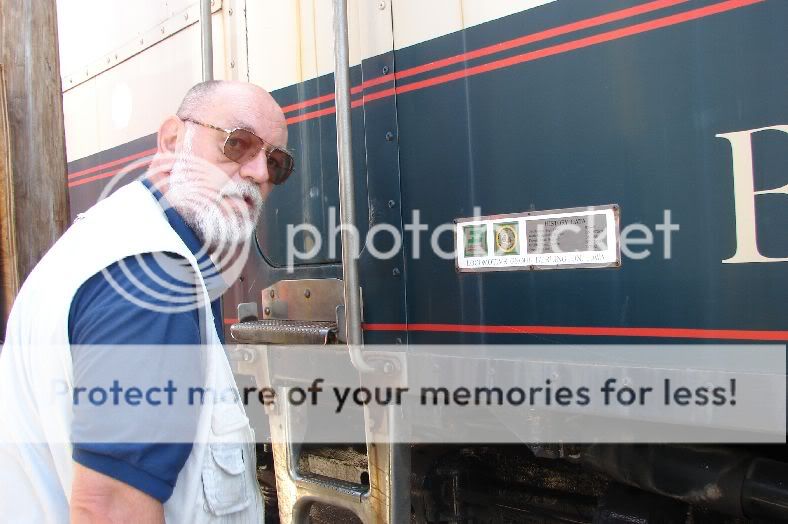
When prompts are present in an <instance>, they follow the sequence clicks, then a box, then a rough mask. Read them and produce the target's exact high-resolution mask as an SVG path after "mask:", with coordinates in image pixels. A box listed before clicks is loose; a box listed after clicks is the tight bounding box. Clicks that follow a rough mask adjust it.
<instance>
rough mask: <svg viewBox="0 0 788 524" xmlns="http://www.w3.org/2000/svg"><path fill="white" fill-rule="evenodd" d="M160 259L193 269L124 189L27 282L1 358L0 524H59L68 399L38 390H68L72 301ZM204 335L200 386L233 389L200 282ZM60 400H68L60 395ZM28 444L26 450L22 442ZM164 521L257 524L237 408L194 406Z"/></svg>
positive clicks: (152, 212)
mask: <svg viewBox="0 0 788 524" xmlns="http://www.w3.org/2000/svg"><path fill="white" fill-rule="evenodd" d="M159 251H167V252H172V253H177V254H179V255H180V256H182V257H184V258H186V259H187V260H188V261H189V262H190V263H191V265H192V267H193V268H195V273H196V274H197V275H200V273H199V271H198V270H197V267H198V265H197V261H196V260H195V258H194V256H193V255H192V253H191V252H190V251H189V249H188V248H187V247H186V245H185V244H184V243H183V241H182V240H181V238H180V237H179V236H178V234H177V233H176V232H175V231H174V230H173V229H172V227H170V225H169V223H168V222H167V218H166V215H165V214H164V211H163V210H162V208H161V206H160V205H159V204H158V202H157V201H156V199H155V198H154V197H153V195H152V194H151V193H150V191H149V190H148V189H147V188H146V187H145V186H144V185H143V184H142V183H141V182H134V183H131V184H129V185H127V186H125V187H123V188H121V189H119V190H118V191H116V192H115V193H114V194H113V195H111V196H110V197H108V198H106V199H105V200H103V201H101V202H99V203H98V204H96V205H95V206H93V207H92V208H91V209H89V210H88V211H87V212H85V213H84V214H83V215H81V218H80V219H78V220H76V221H75V223H74V224H73V225H72V226H71V227H70V228H69V229H68V231H66V233H65V234H64V235H63V237H62V238H61V239H60V240H58V241H57V242H56V243H55V245H54V246H52V248H51V249H50V250H49V252H48V253H47V254H46V255H45V256H44V258H43V259H42V260H41V262H39V263H38V265H37V266H36V267H35V268H34V269H33V271H32V272H31V273H30V275H29V276H28V278H27V280H26V281H25V283H24V285H23V286H22V289H21V290H20V292H19V295H18V296H17V298H16V301H15V302H14V307H13V309H12V311H11V315H10V318H9V320H8V328H7V330H6V339H5V344H4V346H3V349H2V353H0V516H2V519H3V520H4V521H6V522H68V519H69V507H68V504H69V498H70V496H71V484H72V477H73V470H72V468H73V462H72V459H71V446H70V445H69V444H68V440H69V435H70V428H71V420H72V409H71V408H72V406H71V403H70V400H68V401H65V402H63V403H60V404H53V403H52V396H51V394H50V392H49V391H48V390H47V389H46V388H45V387H42V386H43V385H46V384H54V383H61V384H62V383H65V384H67V385H68V386H69V387H73V367H72V362H71V350H70V346H69V338H68V314H69V310H70V307H71V300H72V298H73V297H74V294H75V293H76V292H77V290H78V289H79V287H80V286H81V285H82V284H83V283H84V282H85V281H86V280H87V279H88V278H90V277H91V276H92V275H94V274H96V273H98V272H99V271H101V270H102V269H103V268H105V267H107V266H109V265H111V264H113V263H115V262H117V261H119V260H121V259H123V258H126V257H128V256H132V255H135V254H141V253H149V252H159ZM198 279H199V285H200V286H201V288H202V293H203V298H204V304H205V306H204V307H203V309H204V318H205V323H206V326H205V327H206V329H205V331H206V332H207V333H208V338H209V340H208V341H207V343H208V345H209V348H208V350H207V355H208V357H207V363H206V368H205V373H206V381H207V382H206V385H207V386H208V387H213V388H214V391H223V390H226V389H227V388H228V387H230V388H233V389H236V385H235V380H234V378H233V375H232V371H231V370H230V366H229V363H228V362H227V357H226V356H225V353H224V350H223V348H222V346H221V343H220V341H219V340H220V339H219V335H218V334H217V332H216V329H215V327H214V322H213V314H212V312H211V308H210V300H209V298H208V291H207V289H206V287H205V282H204V281H203V279H202V276H201V275H200V276H199V277H198ZM64 398H70V397H68V395H66V396H64ZM26 443H29V444H26ZM164 511H165V518H166V520H167V522H174V523H180V522H184V523H191V522H244V523H245V522H250V523H251V522H255V523H256V522H262V520H263V509H262V500H261V497H260V492H259V488H258V485H257V480H256V457H255V450H254V435H253V433H252V430H251V428H250V427H249V420H248V418H247V417H246V415H245V414H244V411H243V406H242V405H241V404H239V403H236V404H233V403H226V402H222V403H216V404H214V403H211V402H205V403H204V404H203V406H202V407H201V408H200V415H199V419H198V423H197V435H196V438H195V444H194V446H193V448H192V452H191V454H190V455H189V457H188V459H187V461H186V464H185V466H184V467H183V469H182V470H181V472H180V474H179V475H178V479H177V482H176V484H175V490H174V492H173V494H172V496H171V497H170V498H169V500H168V501H167V502H166V503H165V504H164Z"/></svg>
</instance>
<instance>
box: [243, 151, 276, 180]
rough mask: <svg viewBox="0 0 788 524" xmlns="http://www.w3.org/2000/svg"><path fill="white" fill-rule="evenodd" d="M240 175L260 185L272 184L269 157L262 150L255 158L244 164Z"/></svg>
mask: <svg viewBox="0 0 788 524" xmlns="http://www.w3.org/2000/svg"><path fill="white" fill-rule="evenodd" d="M240 173H241V176H242V177H244V178H248V179H249V180H251V181H252V182H254V183H255V184H258V185H261V184H264V183H266V182H270V175H269V173H268V157H267V156H266V154H265V151H264V150H262V149H261V150H260V152H259V153H257V155H256V156H255V157H254V158H252V159H251V160H249V161H248V162H246V163H244V164H242V165H241V171H240Z"/></svg>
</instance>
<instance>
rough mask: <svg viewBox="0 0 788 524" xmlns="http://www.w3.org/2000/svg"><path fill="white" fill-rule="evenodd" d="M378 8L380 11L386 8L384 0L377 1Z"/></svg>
mask: <svg viewBox="0 0 788 524" xmlns="http://www.w3.org/2000/svg"><path fill="white" fill-rule="evenodd" d="M378 9H380V10H381V11H382V10H384V9H386V0H380V2H378Z"/></svg>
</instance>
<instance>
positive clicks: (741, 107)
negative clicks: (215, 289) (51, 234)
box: [71, 0, 788, 343]
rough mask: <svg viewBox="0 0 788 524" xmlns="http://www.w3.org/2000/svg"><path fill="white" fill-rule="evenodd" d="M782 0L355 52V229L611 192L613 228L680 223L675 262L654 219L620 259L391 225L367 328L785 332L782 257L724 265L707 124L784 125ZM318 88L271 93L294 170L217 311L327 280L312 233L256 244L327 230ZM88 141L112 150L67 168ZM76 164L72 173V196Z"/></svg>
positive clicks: (774, 167)
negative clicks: (465, 263)
mask: <svg viewBox="0 0 788 524" xmlns="http://www.w3.org/2000/svg"><path fill="white" fill-rule="evenodd" d="M786 19H788V4H786V3H785V2H780V1H774V0H768V1H764V2H761V1H757V0H749V1H747V0H704V1H699V2H683V1H681V0H661V1H652V2H643V1H638V2H635V1H621V0H615V1H614V0H603V1H599V2H579V1H572V0H566V1H563V0H562V1H559V2H552V3H549V4H546V5H543V6H540V7H536V8H534V9H531V10H529V11H527V12H524V13H516V14H513V15H511V16H506V17H504V18H500V19H497V20H495V21H493V22H488V23H485V24H482V25H479V26H476V27H471V28H468V29H465V30H464V31H461V32H457V33H452V34H449V35H446V36H444V37H441V38H437V39H434V40H431V41H429V42H424V43H420V44H418V45H413V46H410V47H407V48H404V49H399V50H397V51H396V52H394V53H386V54H383V55H379V56H376V57H373V58H369V59H366V60H364V61H363V62H362V65H361V67H360V68H355V69H354V70H353V71H352V72H351V78H352V81H353V85H354V86H357V87H355V88H354V89H353V90H352V95H353V98H352V102H351V103H352V106H353V108H354V109H353V112H352V118H353V119H354V128H355V130H356V131H355V133H354V137H353V141H354V144H355V145H356V149H357V150H359V151H363V156H362V155H361V154H359V155H357V156H356V158H355V162H356V165H357V166H359V167H358V168H357V179H356V183H357V185H358V186H359V187H360V188H363V189H361V190H360V191H359V194H360V195H363V196H359V200H358V201H357V206H359V209H365V208H366V210H367V213H366V215H367V218H368V220H366V221H365V220H363V219H360V220H359V221H360V222H364V223H362V224H360V225H361V226H362V233H365V232H366V230H368V228H369V227H370V226H371V225H373V224H376V223H390V224H392V225H394V226H395V227H397V228H399V229H400V230H401V229H402V224H403V218H405V219H407V218H409V217H410V214H411V212H412V211H413V210H415V209H419V210H420V211H421V213H422V216H421V219H422V221H423V222H426V223H428V224H430V225H431V226H433V227H434V226H436V225H438V224H442V223H448V222H450V221H451V220H452V219H453V218H456V217H458V216H472V215H473V214H474V209H473V207H474V206H481V212H482V213H484V214H498V213H512V212H521V211H528V210H531V209H550V208H564V207H576V206H584V205H600V204H606V203H609V202H617V203H619V204H620V206H621V220H622V228H623V227H626V226H627V225H629V224H634V223H642V224H645V225H648V226H651V227H652V229H653V226H654V225H656V224H658V223H660V222H662V221H663V220H664V211H665V210H666V209H669V210H670V211H671V213H672V220H673V222H674V223H677V224H679V225H680V230H679V231H677V232H674V233H673V235H672V240H673V242H672V245H671V248H672V249H671V257H670V259H666V258H664V255H665V254H666V252H665V250H664V245H663V237H662V236H660V235H661V234H660V233H655V236H654V240H655V242H654V245H652V246H647V247H648V249H649V250H650V251H651V255H650V256H648V257H647V258H644V259H642V260H636V259H632V258H626V257H625V258H624V260H623V261H622V268H621V269H620V270H616V271H608V270H583V271H574V270H570V271H564V272H540V273H533V274H517V273H515V274H484V275H457V274H456V272H455V271H454V268H453V261H451V260H441V259H438V258H437V257H432V256H429V255H428V254H425V251H426V250H425V249H422V250H421V252H422V254H423V255H425V256H422V257H421V258H420V259H418V260H413V258H412V256H411V255H412V254H413V248H414V246H413V245H412V243H411V242H410V241H409V236H408V235H406V236H405V240H406V243H405V248H404V250H403V251H402V253H401V254H398V255H397V256H396V257H395V258H393V259H391V260H386V261H381V260H376V259H373V258H372V257H370V256H369V254H368V253H367V252H363V253H362V255H361V259H360V273H361V279H362V287H363V289H364V295H365V303H366V304H365V329H366V334H365V337H366V338H367V340H368V341H369V340H371V339H372V340H373V341H376V342H377V341H379V342H394V341H395V340H397V339H399V340H401V341H403V342H404V341H407V340H410V341H412V342H419V341H423V342H471V343H472V342H503V343H505V342H524V341H529V340H532V341H539V342H559V341H599V342H608V341H627V340H649V339H665V338H668V339H681V338H687V339H694V340H704V339H715V340H788V329H787V328H786V324H785V320H784V315H783V314H782V312H781V304H782V302H784V297H785V296H786V295H787V294H788V293H787V291H788V289H786V282H788V278H786V277H788V265H786V262H781V261H771V262H767V263H757V264H756V263H747V264H735V263H722V261H723V260H726V259H729V258H731V257H732V256H733V254H734V253H735V252H736V249H737V242H738V243H740V239H739V238H738V237H737V229H736V218H737V215H736V213H737V208H736V198H735V191H734V180H735V178H734V162H733V151H732V149H731V147H732V145H731V142H730V140H727V139H726V138H724V137H719V136H717V135H722V134H726V133H732V132H737V131H744V130H752V129H757V128H762V127H766V126H773V125H779V124H786V122H788V100H787V99H786V98H785V96H784V78H786V76H788V75H787V74H786V73H788V71H787V70H786V68H788V64H786V62H785V60H784V59H783V58H782V54H783V53H782V52H781V50H783V49H785V47H786V36H785V32H784V30H783V28H784V25H785V24H784V21H785V20H786ZM395 32H396V28H395ZM254 52H255V51H254V50H250V54H253V53H254ZM395 66H396V67H395ZM384 68H387V69H384ZM384 70H385V71H386V73H384ZM332 91H333V82H332V79H331V77H330V76H322V77H318V78H315V79H313V80H309V81H307V82H304V83H301V84H298V85H296V86H291V87H288V88H284V89H281V90H278V91H275V92H274V95H275V96H276V98H277V100H279V101H280V103H281V104H282V105H283V106H284V107H285V110H286V116H287V118H288V122H289V126H290V136H291V145H293V146H294V147H295V149H296V151H297V153H298V155H299V157H298V158H299V168H298V169H299V174H298V175H297V176H299V177H301V181H300V183H301V185H300V186H299V185H297V184H290V185H286V186H284V187H282V188H277V191H275V192H274V194H273V195H272V197H271V200H270V202H269V203H270V207H269V211H268V213H269V215H267V217H266V219H265V220H264V225H263V226H262V229H261V230H260V231H258V242H259V243H260V244H261V246H267V247H264V249H263V250H262V251H261V253H263V254H265V257H264V256H263V255H262V254H261V256H260V257H256V258H254V259H253V260H251V261H250V264H249V266H248V268H247V270H246V271H245V273H244V282H242V283H239V285H238V286H236V287H235V288H233V289H232V290H231V292H230V293H229V294H228V295H227V296H226V298H225V300H226V306H225V307H226V315H227V316H228V317H230V316H232V315H234V309H235V307H234V304H235V303H236V302H244V301H249V300H251V299H255V298H256V297H258V296H259V291H260V290H261V289H262V288H263V287H266V286H267V285H270V284H271V283H273V282H275V281H276V280H279V279H283V278H341V271H340V269H339V267H338V264H337V263H336V261H337V258H336V257H335V258H333V259H332V258H331V257H329V256H328V252H327V251H325V252H321V253H320V254H319V255H318V256H317V257H316V258H315V259H314V260H312V261H308V263H306V264H304V265H301V266H299V267H298V269H297V271H296V274H295V275H294V274H288V273H287V271H286V270H285V269H284V268H283V267H281V266H282V264H280V263H275V262H279V261H280V260H282V259H283V258H284V257H283V256H282V255H283V254H284V253H283V252H282V251H281V250H280V252H279V253H278V254H277V253H276V250H277V248H276V247H272V246H274V242H272V241H271V238H272V235H275V234H278V233H281V232H282V231H284V227H285V224H286V223H287V222H295V223H299V222H301V221H309V222H312V223H315V224H316V225H317V226H318V228H319V229H325V230H327V228H328V224H327V220H326V218H325V217H326V211H327V207H328V205H329V204H330V203H331V202H332V201H333V202H336V193H333V192H332V190H331V187H335V185H336V178H335V177H336V171H335V169H332V167H331V166H335V165H336V156H335V152H334V146H333V144H335V141H336V135H335V131H334V127H333V123H332V121H333V103H332V101H333V96H332V95H331V93H332ZM387 133H391V135H390V136H391V137H392V139H391V140H386V139H385V137H386V135H387ZM362 144H363V146H362ZM752 144H753V146H752V147H753V149H752V157H753V159H754V160H753V164H754V171H753V173H754V188H755V189H756V190H772V189H779V188H780V187H783V186H784V185H785V183H786V180H785V147H786V138H785V133H782V132H780V131H777V130H771V131H764V132H761V133H760V134H757V135H754V136H753V137H752ZM115 154H119V153H117V152H116V153H115ZM99 158H100V159H101V160H102V161H106V158H108V157H106V156H101V155H99V156H97V157H96V158H94V159H92V160H91V159H83V160H82V161H80V163H81V164H80V165H77V164H74V163H72V166H71V169H72V171H73V170H77V169H82V168H84V167H88V166H90V165H92V164H90V162H95V163H98V162H99ZM101 173H102V172H99V173H98V174H101ZM85 176H96V174H93V173H91V174H88V175H85ZM80 178H83V177H78V178H77V179H76V180H72V181H71V182H72V183H74V182H76V181H77V180H79V179H80ZM296 180H298V179H297V178H296V179H294V180H293V181H294V182H295V181H296ZM93 183H95V184H100V183H101V181H100V180H99V181H96V182H91V183H88V184H84V187H83V186H79V187H72V199H73V198H74V195H79V194H86V193H87V192H89V190H88V189H87V188H88V187H91V184H93ZM314 188H316V189H315V190H314V191H313V189H314ZM279 189H281V191H279ZM80 191H82V192H83V193H78V192H80ZM90 191H92V190H90ZM312 193H314V194H316V195H317V196H316V197H315V198H313V197H311V196H309V197H306V195H311V194H312ZM753 198H754V199H755V201H756V204H755V210H756V214H757V221H756V225H757V231H756V233H757V246H758V248H759V249H760V252H761V254H762V255H764V256H767V257H772V258H781V257H786V256H788V245H786V237H785V235H784V231H785V225H786V224H788V205H786V203H785V199H786V197H785V195H783V194H782V193H780V192H779V191H772V192H771V193H769V194H762V195H755V196H753ZM87 200H89V199H88V198H85V201H87ZM389 201H393V202H394V206H392V207H389V205H388V204H387V203H388V202H389ZM318 202H319V205H318ZM276 209H278V210H279V212H278V214H277V212H276V211H275V210H276ZM381 238H382V237H381ZM445 240H446V241H447V242H448V241H449V240H450V239H449V236H448V235H447V236H446V238H445ZM383 247H384V246H380V248H381V249H382V248H383ZM424 247H425V246H424V245H422V248H424ZM444 247H448V248H450V247H451V245H450V244H448V245H444ZM638 251H640V248H638ZM336 253H338V251H336ZM275 266H279V267H275ZM395 270H396V271H395ZM406 295H407V308H406V307H405V296H406ZM599 303H604V304H607V306H606V307H604V308H599V307H594V305H595V304H599ZM378 337H379V339H378Z"/></svg>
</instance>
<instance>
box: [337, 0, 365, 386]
mask: <svg viewBox="0 0 788 524" xmlns="http://www.w3.org/2000/svg"><path fill="white" fill-rule="evenodd" d="M348 48H349V45H348V19H347V0H334V56H335V59H334V96H335V99H336V115H337V116H336V118H337V157H338V159H339V166H338V167H339V216H340V223H341V234H342V237H341V238H342V280H343V282H344V295H345V325H346V333H347V343H348V348H349V351H350V360H351V362H352V363H353V365H354V366H355V367H356V369H358V370H359V371H361V372H372V371H375V368H373V367H372V366H370V365H369V364H368V363H367V362H366V361H365V360H364V356H363V355H362V354H361V345H362V344H363V334H362V331H361V292H360V291H361V290H360V285H359V278H358V264H357V260H356V258H357V256H358V238H356V237H355V236H353V235H352V228H353V227H354V226H355V223H356V208H355V199H354V196H355V189H354V183H353V145H352V128H351V121H350V58H349V55H350V53H349V50H348Z"/></svg>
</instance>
